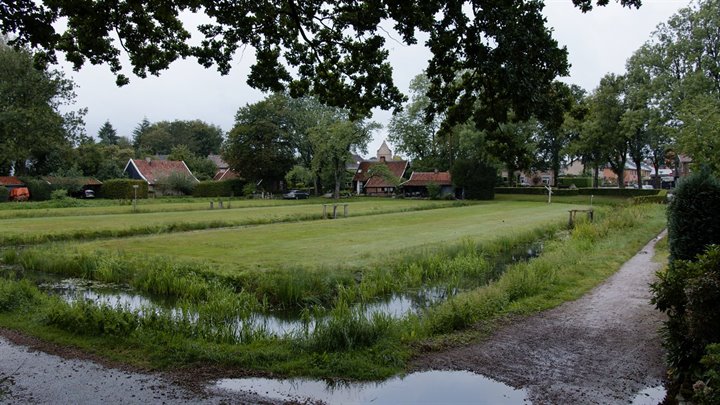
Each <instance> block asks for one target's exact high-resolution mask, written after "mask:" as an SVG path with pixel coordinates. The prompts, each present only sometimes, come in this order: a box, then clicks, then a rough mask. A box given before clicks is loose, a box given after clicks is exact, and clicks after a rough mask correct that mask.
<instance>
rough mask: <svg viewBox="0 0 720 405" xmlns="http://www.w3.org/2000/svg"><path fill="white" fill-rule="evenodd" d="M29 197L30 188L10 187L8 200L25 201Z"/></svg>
mask: <svg viewBox="0 0 720 405" xmlns="http://www.w3.org/2000/svg"><path fill="white" fill-rule="evenodd" d="M29 199H30V190H28V189H27V187H16V188H13V189H10V201H27V200H29Z"/></svg>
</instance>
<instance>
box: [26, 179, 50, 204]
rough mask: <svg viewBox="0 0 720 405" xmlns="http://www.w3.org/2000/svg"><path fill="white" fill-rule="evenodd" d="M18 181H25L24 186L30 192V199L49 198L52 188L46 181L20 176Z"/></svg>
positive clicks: (41, 199) (44, 199)
mask: <svg viewBox="0 0 720 405" xmlns="http://www.w3.org/2000/svg"><path fill="white" fill-rule="evenodd" d="M20 181H22V182H23V183H25V187H27V189H28V191H29V192H30V201H47V200H49V199H50V193H52V191H53V188H52V186H51V185H50V184H48V182H47V181H45V180H38V179H31V178H27V177H21V178H20Z"/></svg>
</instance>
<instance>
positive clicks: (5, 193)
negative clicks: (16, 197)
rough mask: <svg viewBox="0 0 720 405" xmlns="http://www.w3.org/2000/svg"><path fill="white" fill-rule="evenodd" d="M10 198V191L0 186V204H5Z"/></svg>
mask: <svg viewBox="0 0 720 405" xmlns="http://www.w3.org/2000/svg"><path fill="white" fill-rule="evenodd" d="M9 197H10V190H8V189H7V188H5V187H3V186H0V202H5V201H7V200H8V198H9Z"/></svg>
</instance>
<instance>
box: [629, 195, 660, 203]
mask: <svg viewBox="0 0 720 405" xmlns="http://www.w3.org/2000/svg"><path fill="white" fill-rule="evenodd" d="M632 201H633V204H667V202H668V200H667V196H665V195H646V196H642V197H633V199H632Z"/></svg>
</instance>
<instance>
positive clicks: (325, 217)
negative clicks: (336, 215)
mask: <svg viewBox="0 0 720 405" xmlns="http://www.w3.org/2000/svg"><path fill="white" fill-rule="evenodd" d="M323 219H327V204H323Z"/></svg>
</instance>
